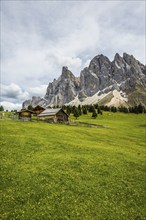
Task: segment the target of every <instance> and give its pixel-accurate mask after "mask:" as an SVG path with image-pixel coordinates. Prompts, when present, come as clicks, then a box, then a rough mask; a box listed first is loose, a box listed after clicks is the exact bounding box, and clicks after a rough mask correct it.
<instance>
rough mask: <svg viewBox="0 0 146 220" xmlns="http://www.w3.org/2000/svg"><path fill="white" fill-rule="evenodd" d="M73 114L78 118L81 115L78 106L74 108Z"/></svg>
mask: <svg viewBox="0 0 146 220" xmlns="http://www.w3.org/2000/svg"><path fill="white" fill-rule="evenodd" d="M73 114H74V117H75V118H76V119H77V118H78V117H79V116H80V113H79V111H78V108H77V107H75V108H74V113H73Z"/></svg>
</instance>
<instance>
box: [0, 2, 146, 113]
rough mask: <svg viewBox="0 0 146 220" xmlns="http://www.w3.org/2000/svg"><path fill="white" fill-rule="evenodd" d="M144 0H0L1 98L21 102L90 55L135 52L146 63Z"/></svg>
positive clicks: (13, 104) (12, 104) (9, 104)
mask: <svg viewBox="0 0 146 220" xmlns="http://www.w3.org/2000/svg"><path fill="white" fill-rule="evenodd" d="M144 48H145V1H142V0H137V1H132V0H129V1H128V0H127V1H126V0H121V1H118V0H113V1H110V0H107V1H98V0H96V1H95V0H94V1H90V0H89V1H87V0H86V1H85V0H84V1H75V0H74V1H73V0H72V1H70V0H68V1H67V0H66V1H64V0H62V1H61V0H60V1H57V0H56V1H53V0H52V1H51V0H48V1H47V0H45V1H43V0H37V1H35V0H34V1H33V0H24V1H23V0H1V82H2V85H1V104H2V105H3V106H4V107H5V109H16V108H21V103H22V102H23V101H24V100H26V99H29V98H31V97H32V96H33V95H35V96H41V97H43V96H44V95H45V92H46V87H47V85H48V83H49V82H51V81H52V80H53V79H54V78H58V77H59V75H60V74H61V70H62V66H68V67H69V69H70V70H71V71H72V72H73V73H74V74H75V75H76V76H78V75H79V74H80V71H81V70H82V69H83V68H84V67H85V66H87V65H88V63H89V61H90V59H92V58H93V57H94V56H96V55H98V54H104V55H106V56H108V57H109V58H110V59H111V60H113V58H114V55H115V53H119V54H120V55H122V54H123V52H127V53H128V54H133V55H134V56H135V58H136V59H138V60H139V61H141V62H142V63H145V54H144V51H145V50H144Z"/></svg>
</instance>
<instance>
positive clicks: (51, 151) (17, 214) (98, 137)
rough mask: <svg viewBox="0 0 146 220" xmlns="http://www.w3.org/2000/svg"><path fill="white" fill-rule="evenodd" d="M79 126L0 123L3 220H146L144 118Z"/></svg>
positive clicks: (110, 117)
mask: <svg viewBox="0 0 146 220" xmlns="http://www.w3.org/2000/svg"><path fill="white" fill-rule="evenodd" d="M71 119H72V120H75V119H74V117H72V118H71ZM75 121H78V122H79V121H81V122H88V123H95V124H100V125H103V126H104V128H97V127H89V126H80V125H77V126H75V125H74V126H71V125H58V124H49V123H44V122H38V121H32V122H21V121H13V120H10V119H6V120H1V121H0V125H1V127H2V129H1V190H2V193H1V219H22V220H25V219H31V220H36V219H44V220H45V219H50V220H55V219H56V220H57V219H62V220H64V219H66V220H76V219H78V220H82V219H84V220H90V219H92V220H96V219H103V220H104V219H109V220H124V219H125V220H133V219H141V220H142V219H145V217H146V216H145V195H146V193H145V178H146V175H145V153H146V152H145V124H144V121H145V115H144V114H139V115H137V114H122V113H115V114H112V113H108V112H107V113H106V112H104V114H103V115H98V118H97V119H92V118H91V115H90V114H88V115H82V116H81V117H79V119H78V120H75ZM8 134H9V135H8ZM62 137H63V138H62Z"/></svg>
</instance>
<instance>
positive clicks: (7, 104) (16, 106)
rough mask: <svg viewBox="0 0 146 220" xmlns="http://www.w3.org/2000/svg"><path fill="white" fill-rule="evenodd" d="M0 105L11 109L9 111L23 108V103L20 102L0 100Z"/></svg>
mask: <svg viewBox="0 0 146 220" xmlns="http://www.w3.org/2000/svg"><path fill="white" fill-rule="evenodd" d="M0 105H2V106H3V107H4V110H9V111H11V110H20V109H22V104H19V103H12V102H7V101H3V102H0Z"/></svg>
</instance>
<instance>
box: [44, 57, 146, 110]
mask: <svg viewBox="0 0 146 220" xmlns="http://www.w3.org/2000/svg"><path fill="white" fill-rule="evenodd" d="M145 74H146V66H144V65H143V64H141V63H140V62H139V61H138V60H136V59H135V58H134V56H133V55H129V54H127V53H123V57H121V56H120V55H119V54H118V53H116V54H115V56H114V60H113V61H110V60H109V58H108V57H106V56H104V55H103V54H100V55H97V56H95V57H94V58H93V59H92V60H91V61H90V64H89V66H88V67H85V68H84V69H83V70H82V71H81V73H80V76H79V77H75V76H74V74H73V73H72V72H71V71H70V70H69V69H68V67H67V66H63V68H62V73H61V76H60V77H59V78H58V79H57V80H55V79H54V81H53V82H52V83H49V85H48V88H47V91H46V95H45V99H46V100H47V101H46V105H47V106H48V105H50V106H51V105H64V104H67V103H75V102H74V100H76V101H77V100H78V102H77V103H80V104H82V103H86V104H88V101H89V100H90V101H91V100H92V104H94V103H98V102H99V101H100V104H101V103H104V105H105V104H106V103H108V104H109V103H111V104H112V105H114V100H117V99H121V100H119V101H116V105H117V103H118V105H122V103H123V105H129V106H132V105H136V104H143V105H145V106H146V95H145V94H146V75H145ZM113 91H114V92H113ZM116 91H117V92H116ZM120 94H122V95H124V97H126V98H124V99H122V98H121V97H122V96H121V95H120ZM113 96H115V98H113ZM92 97H93V98H92ZM99 97H100V98H99ZM112 98H113V99H112ZM101 99H104V102H103V100H101ZM110 99H112V101H111V102H110ZM107 101H108V102H107Z"/></svg>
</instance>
